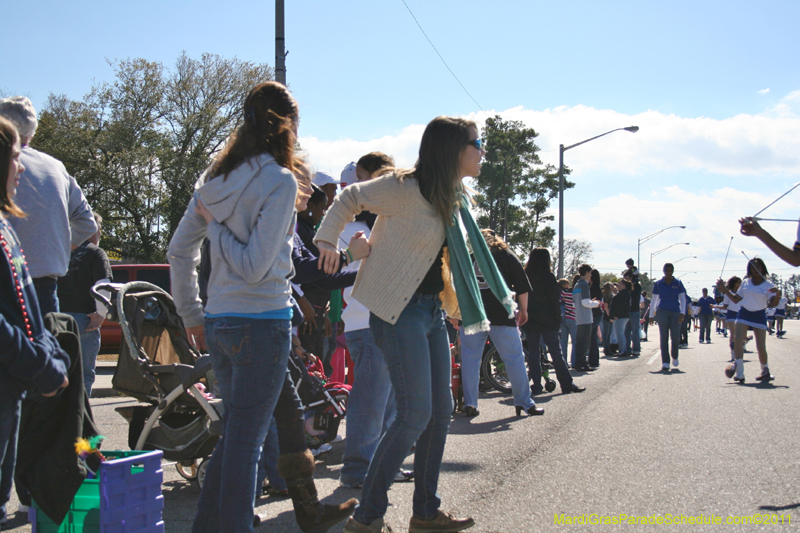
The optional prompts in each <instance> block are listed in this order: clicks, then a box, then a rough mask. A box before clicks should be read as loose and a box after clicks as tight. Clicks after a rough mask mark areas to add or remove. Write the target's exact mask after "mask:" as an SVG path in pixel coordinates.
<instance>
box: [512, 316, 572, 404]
mask: <svg viewBox="0 0 800 533" xmlns="http://www.w3.org/2000/svg"><path fill="white" fill-rule="evenodd" d="M523 328H524V329H525V338H526V339H527V341H528V353H527V357H528V372H530V375H531V379H532V380H533V385H531V390H532V392H533V393H534V394H541V393H542V390H543V389H542V364H541V355H540V353H539V342H540V341H542V340H543V341H544V343H545V345H547V350H548V351H549V352H550V359H551V360H552V362H553V369H554V370H555V371H556V379H558V383H559V384H560V385H561V389H562V390H564V389H567V388H569V387H570V385H572V374H570V373H569V368H567V362H566V361H564V357H563V356H562V355H561V346H560V342H559V339H558V331H544V330H540V329H532V328H526V327H525V326H523Z"/></svg>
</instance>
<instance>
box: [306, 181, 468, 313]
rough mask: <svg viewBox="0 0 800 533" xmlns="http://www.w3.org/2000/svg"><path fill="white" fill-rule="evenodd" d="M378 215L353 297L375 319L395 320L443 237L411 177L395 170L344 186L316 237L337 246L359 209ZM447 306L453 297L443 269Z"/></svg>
mask: <svg viewBox="0 0 800 533" xmlns="http://www.w3.org/2000/svg"><path fill="white" fill-rule="evenodd" d="M364 210H367V211H370V212H371V213H374V214H376V215H378V219H377V220H376V221H375V226H374V227H373V229H372V234H371V236H370V239H369V242H370V245H371V246H372V251H371V253H370V256H369V257H367V258H366V259H364V260H363V261H362V265H361V268H359V271H358V276H357V277H356V282H355V285H353V298H355V299H356V300H358V301H359V302H361V303H362V304H364V305H365V306H366V307H367V309H369V310H370V311H372V312H373V313H375V315H377V316H378V317H379V318H381V319H383V320H385V321H386V322H389V323H390V324H394V323H396V322H397V319H398V317H399V316H400V313H401V312H402V311H403V309H405V306H406V304H408V301H409V299H411V297H412V296H413V295H414V292H415V291H416V290H417V287H419V284H420V282H421V281H422V279H423V278H424V277H425V274H426V273H427V272H428V269H430V267H431V265H432V264H433V261H434V260H435V259H436V256H437V255H438V253H439V250H440V249H441V247H442V244H443V243H444V240H445V229H444V224H443V223H442V220H441V218H439V216H438V215H437V213H436V211H435V210H434V208H433V206H432V205H431V204H430V202H428V201H427V200H426V199H425V198H424V197H423V196H422V194H421V193H420V191H419V185H418V184H417V180H416V179H415V178H411V177H406V178H404V179H403V180H402V181H400V180H398V179H397V177H396V176H395V174H393V173H392V174H387V175H385V176H382V177H379V178H376V179H373V180H370V181H367V182H364V183H355V184H353V185H350V186H348V187H346V188H345V189H344V190H343V191H342V192H341V193H340V194H339V195H338V196H337V197H336V200H334V202H333V205H332V206H331V207H330V209H329V210H328V213H327V214H326V215H325V218H324V219H323V221H322V225H321V226H320V227H319V230H317V235H316V237H315V238H314V242H319V241H323V242H326V243H328V244H330V245H331V246H336V245H337V243H338V240H339V234H340V233H341V232H342V230H343V229H344V226H345V225H346V224H347V223H348V222H351V221H352V220H353V218H354V217H355V215H357V214H358V213H360V212H361V211H364ZM443 270H444V271H445V272H444V273H443V276H444V279H445V293H446V294H445V298H443V299H445V300H446V301H445V307H448V304H449V302H451V301H452V300H454V298H452V299H451V298H450V297H449V293H452V294H453V296H454V294H455V293H454V292H452V290H448V289H452V285H451V283H450V276H449V272H447V268H446V267H445V268H444V269H443Z"/></svg>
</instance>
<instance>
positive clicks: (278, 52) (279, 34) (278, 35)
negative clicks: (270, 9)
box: [275, 0, 286, 85]
mask: <svg viewBox="0 0 800 533" xmlns="http://www.w3.org/2000/svg"><path fill="white" fill-rule="evenodd" d="M275 81H277V82H278V83H282V84H284V85H286V39H285V34H284V24H283V0H275Z"/></svg>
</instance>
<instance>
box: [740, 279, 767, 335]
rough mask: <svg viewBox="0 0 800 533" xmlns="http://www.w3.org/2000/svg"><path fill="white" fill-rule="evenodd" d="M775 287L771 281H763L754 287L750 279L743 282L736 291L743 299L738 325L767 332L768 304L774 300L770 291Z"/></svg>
mask: <svg viewBox="0 0 800 533" xmlns="http://www.w3.org/2000/svg"><path fill="white" fill-rule="evenodd" d="M774 287H775V286H774V285H773V284H772V283H770V282H769V281H762V282H761V284H760V285H754V284H753V281H752V280H751V279H750V278H747V279H745V280H744V281H742V285H741V286H740V287H739V290H738V291H736V293H737V295H738V296H739V297H740V298H741V300H740V301H739V306H740V307H739V312H738V314H737V315H736V323H737V324H747V325H748V326H750V327H752V328H757V329H764V330H766V329H767V302H769V301H770V299H771V298H772V293H771V292H769V291H770V289H773V288H774Z"/></svg>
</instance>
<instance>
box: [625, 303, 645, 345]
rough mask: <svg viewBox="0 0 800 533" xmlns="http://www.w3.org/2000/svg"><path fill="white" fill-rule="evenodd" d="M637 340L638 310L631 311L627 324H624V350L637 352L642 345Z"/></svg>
mask: <svg viewBox="0 0 800 533" xmlns="http://www.w3.org/2000/svg"><path fill="white" fill-rule="evenodd" d="M640 342H641V341H640V340H639V311H631V317H630V318H629V319H628V325H627V326H625V351H626V352H628V353H630V352H634V353H639V352H640V351H641V349H642V345H641V344H640Z"/></svg>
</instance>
